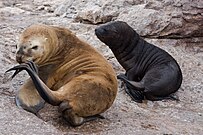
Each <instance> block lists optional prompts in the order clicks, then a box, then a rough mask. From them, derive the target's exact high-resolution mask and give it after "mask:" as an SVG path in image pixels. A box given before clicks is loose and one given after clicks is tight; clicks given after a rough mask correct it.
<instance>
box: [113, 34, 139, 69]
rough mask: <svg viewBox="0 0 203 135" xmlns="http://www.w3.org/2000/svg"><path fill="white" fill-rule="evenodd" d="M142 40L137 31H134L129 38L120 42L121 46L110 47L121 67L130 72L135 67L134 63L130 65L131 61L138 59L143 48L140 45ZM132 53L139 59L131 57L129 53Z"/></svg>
mask: <svg viewBox="0 0 203 135" xmlns="http://www.w3.org/2000/svg"><path fill="white" fill-rule="evenodd" d="M140 39H141V38H140V37H139V35H138V34H137V33H136V31H134V30H133V33H132V34H129V36H128V37H127V38H125V39H123V40H122V41H120V45H118V46H109V48H110V49H111V50H112V52H113V53H114V55H115V57H116V58H117V60H118V61H119V63H121V66H122V67H123V68H125V69H126V70H129V69H130V68H132V67H133V63H132V64H129V60H132V58H133V59H137V57H138V55H139V52H140V50H141V49H142V48H143V46H141V45H140V42H141V40H140ZM132 51H133V53H134V55H136V56H137V57H133V56H131V55H129V52H132Z"/></svg>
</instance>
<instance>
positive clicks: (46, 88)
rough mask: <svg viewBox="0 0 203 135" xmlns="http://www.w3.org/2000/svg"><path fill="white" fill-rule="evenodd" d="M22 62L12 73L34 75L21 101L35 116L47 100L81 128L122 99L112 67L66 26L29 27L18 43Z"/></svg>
mask: <svg viewBox="0 0 203 135" xmlns="http://www.w3.org/2000/svg"><path fill="white" fill-rule="evenodd" d="M16 60H17V62H18V63H20V65H18V66H15V67H13V68H11V69H9V70H8V71H7V72H9V71H11V70H15V71H16V72H15V73H14V75H13V76H12V77H14V76H15V75H16V74H18V73H19V72H21V71H22V70H26V71H27V72H28V74H29V75H30V77H31V78H30V79H29V80H28V81H27V82H26V83H25V84H24V85H23V86H22V87H21V89H20V90H19V92H18V94H17V97H16V101H17V104H18V105H19V106H21V107H23V108H24V109H26V110H28V111H30V112H33V113H35V114H37V112H38V111H39V110H40V109H41V108H42V107H43V106H44V100H45V101H46V102H48V103H50V104H52V105H54V106H59V111H60V112H61V113H62V115H63V117H64V118H65V119H66V120H67V121H68V122H69V123H70V124H71V125H72V126H78V125H81V124H83V123H84V122H86V121H89V120H92V119H94V118H96V117H97V116H98V114H100V113H102V112H104V111H106V110H107V109H108V108H109V107H110V106H111V105H112V104H113V102H114V99H115V97H116V94H117V89H118V86H117V79H116V74H115V72H114V70H113V68H112V67H111V65H110V64H109V63H108V61H107V60H106V59H105V58H104V57H103V56H102V55H101V54H100V53H98V51H96V50H95V49H94V48H93V47H91V46H90V45H89V44H87V43H85V42H83V41H82V40H80V39H79V38H77V37H76V35H75V34H73V33H72V32H71V31H70V30H68V29H66V28H60V27H54V26H47V25H32V26H30V27H28V28H27V29H26V30H25V31H24V32H23V33H22V35H21V37H20V41H19V44H18V45H17V51H16ZM32 61H33V62H32ZM36 65H37V66H36Z"/></svg>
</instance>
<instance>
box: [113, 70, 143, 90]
mask: <svg viewBox="0 0 203 135" xmlns="http://www.w3.org/2000/svg"><path fill="white" fill-rule="evenodd" d="M117 78H118V79H121V80H122V81H124V82H125V83H126V85H127V86H128V88H130V89H133V90H137V91H144V89H145V87H144V86H143V85H142V84H141V83H139V82H135V81H130V80H128V78H127V77H126V75H125V74H119V75H118V76H117Z"/></svg>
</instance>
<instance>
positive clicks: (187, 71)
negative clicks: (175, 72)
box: [0, 0, 203, 135]
mask: <svg viewBox="0 0 203 135" xmlns="http://www.w3.org/2000/svg"><path fill="white" fill-rule="evenodd" d="M57 2H58V3H57ZM59 3H60V0H57V1H51V0H47V1H43V0H34V1H33V0H1V1H0V68H1V70H0V121H1V122H0V134H7V135H10V134H25V135H27V134H47V135H49V134H58V135H60V134H61V135H62V134H102V135H103V134H109V135H111V134H120V135H122V134H123V135H124V134H127V135H135V134H136V135H142V134H147V135H150V134H152V135H153V134H160V135H168V134H178V135H179V134H188V135H191V134H194V135H202V134H203V38H191V39H180V40H172V39H146V40H148V41H149V42H151V43H154V44H156V45H157V46H159V47H161V48H163V49H165V50H166V51H167V52H169V53H170V54H171V55H172V56H174V58H175V59H176V60H177V61H178V63H179V64H180V66H181V69H182V72H183V77H184V79H183V83H182V86H181V88H180V89H179V91H178V92H177V93H176V94H175V95H176V96H177V97H179V99H180V101H179V102H176V101H170V100H166V101H156V102H151V101H148V102H146V103H142V104H139V103H135V102H133V101H132V100H131V98H130V97H129V96H128V95H127V94H126V93H125V92H124V88H123V84H122V83H121V82H120V81H119V82H118V83H119V91H118V94H117V98H116V100H115V102H114V104H113V106H112V107H111V108H110V109H109V110H108V111H106V112H105V113H103V114H102V116H104V117H105V119H101V120H96V121H92V122H88V123H85V124H84V125H82V126H79V127H76V128H73V127H71V126H69V125H68V123H67V122H66V121H65V120H63V119H62V118H61V116H60V114H59V113H58V111H57V107H53V106H51V105H48V104H47V105H46V106H45V108H43V109H42V110H41V111H40V114H41V116H42V118H43V119H39V118H37V117H36V116H35V115H33V114H31V113H29V112H26V111H24V110H22V109H20V108H17V107H16V105H15V102H14V98H15V92H16V91H17V90H18V89H19V87H20V86H21V85H22V84H23V82H24V81H25V80H26V78H27V77H28V76H27V74H26V73H25V72H22V73H20V74H19V75H18V76H17V77H16V78H15V79H13V80H12V81H10V80H8V77H9V76H10V75H11V74H4V72H5V71H6V70H7V69H8V68H10V67H12V66H14V65H16V62H15V50H16V48H15V45H16V44H17V41H18V37H19V34H20V33H21V32H22V31H23V30H24V29H25V28H26V27H27V26H29V25H31V24H36V23H43V24H49V25H58V26H63V27H66V28H69V29H70V30H72V31H74V32H75V33H76V34H77V35H78V36H79V37H80V38H82V39H83V40H85V41H87V42H88V43H90V44H91V45H93V46H94V47H96V48H97V49H98V50H99V51H100V52H101V53H102V54H103V55H104V56H105V57H106V58H107V59H108V60H109V62H110V63H111V64H112V66H113V68H114V69H115V71H116V72H117V74H119V73H121V72H124V70H123V69H122V67H121V66H120V65H119V64H118V62H117V61H116V59H115V58H114V56H113V55H112V53H111V51H110V50H109V49H108V48H107V47H106V46H105V45H103V44H102V43H101V42H100V41H99V40H98V39H97V38H96V36H95V35H94V29H95V28H96V27H97V26H96V25H89V24H80V23H74V21H73V20H72V19H71V18H62V17H58V16H55V15H54V14H53V9H54V8H55V6H57V5H58V4H59ZM169 85H170V84H169Z"/></svg>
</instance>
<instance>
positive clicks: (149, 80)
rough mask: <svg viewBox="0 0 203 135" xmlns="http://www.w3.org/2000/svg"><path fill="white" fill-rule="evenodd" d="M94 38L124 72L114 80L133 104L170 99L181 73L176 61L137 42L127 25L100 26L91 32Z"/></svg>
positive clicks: (178, 83) (119, 23)
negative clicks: (102, 44)
mask: <svg viewBox="0 0 203 135" xmlns="http://www.w3.org/2000/svg"><path fill="white" fill-rule="evenodd" d="M95 34H96V36H97V37H98V38H99V39H100V40H101V41H102V42H104V43H105V44H106V45H107V46H109V48H110V49H111V50H112V52H113V53H114V55H115V57H116V58H117V60H118V62H119V63H120V64H121V65H122V67H123V68H124V69H125V70H126V73H125V75H124V74H121V75H118V78H119V79H121V80H123V81H124V82H125V83H126V86H127V89H126V92H127V93H128V94H129V95H130V96H131V97H132V98H133V99H134V100H135V101H137V102H142V100H143V99H144V98H146V99H148V100H153V101H154V100H161V99H165V98H172V96H171V95H170V94H172V93H174V92H176V91H177V90H178V89H179V88H180V86H181V83H182V72H181V69H180V67H179V65H178V63H177V62H176V60H175V59H174V58H173V57H172V56H171V55H169V54H168V53H167V52H166V51H164V50H162V49H160V48H158V47H156V46H154V45H152V44H150V43H148V42H146V41H145V40H143V39H142V38H140V36H139V35H138V34H137V32H136V31H135V30H133V28H131V27H130V26H129V25H128V24H127V23H125V22H122V21H115V22H110V23H107V24H104V25H102V26H100V27H98V28H96V29H95Z"/></svg>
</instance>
